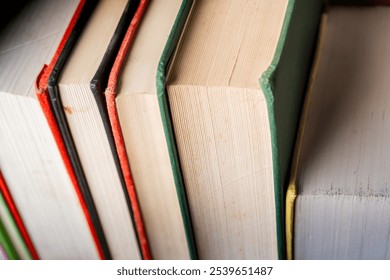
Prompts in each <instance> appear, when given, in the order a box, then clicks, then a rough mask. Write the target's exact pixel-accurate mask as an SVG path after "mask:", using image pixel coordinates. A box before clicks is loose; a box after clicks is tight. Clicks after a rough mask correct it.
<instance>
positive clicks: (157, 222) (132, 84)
mask: <svg viewBox="0 0 390 280" xmlns="http://www.w3.org/2000/svg"><path fill="white" fill-rule="evenodd" d="M143 2H148V1H142V2H141V5H142V3H143ZM189 5H190V3H189V2H188V1H182V0H172V1H164V0H154V1H151V2H150V4H149V5H148V8H147V9H146V12H145V15H144V17H143V19H142V21H141V20H140V19H138V18H134V19H133V21H132V24H131V25H130V27H129V29H128V31H127V34H126V36H125V39H124V41H123V43H122V46H121V49H120V51H119V53H118V56H117V58H116V61H115V63H114V66H113V68H112V71H111V74H110V78H109V83H108V87H107V89H106V93H105V94H106V100H107V106H108V113H109V116H110V121H111V125H112V127H113V130H114V138H115V142H116V146H117V152H118V156H119V158H120V160H121V167H122V170H123V172H124V174H125V179H126V177H128V178H129V180H130V179H131V177H132V178H133V179H134V184H135V188H136V191H137V195H138V199H139V202H140V208H141V211H142V216H143V220H144V222H145V228H146V232H147V237H148V240H149V244H150V250H151V254H152V256H153V258H154V259H188V258H190V256H191V257H193V258H194V257H195V255H194V254H193V252H194V248H193V245H192V239H191V234H192V232H191V230H192V229H191V228H190V227H188V226H187V228H185V225H186V221H183V219H182V215H181V211H180V205H179V200H178V196H177V194H176V189H175V183H174V177H173V173H172V169H171V167H170V161H169V155H168V149H167V146H166V144H165V137H164V130H163V126H162V122H161V117H160V112H159V107H158V100H157V89H156V70H157V66H158V63H159V59H160V56H161V53H162V51H163V49H164V46H165V43H166V40H167V37H168V35H169V33H170V32H171V29H172V27H173V25H174V22H175V19H176V17H185V15H183V14H182V13H183V9H185V8H188V7H189ZM138 26H139V30H138V31H137V29H138ZM175 32H177V31H175ZM127 53H128V56H127V59H126V55H127ZM130 168H131V172H130ZM126 174H127V176H126ZM186 231H187V233H188V234H189V239H188V240H187V239H186Z"/></svg>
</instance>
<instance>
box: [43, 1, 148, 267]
mask: <svg viewBox="0 0 390 280" xmlns="http://www.w3.org/2000/svg"><path fill="white" fill-rule="evenodd" d="M138 8H139V1H134V0H131V1H125V0H120V1H109V0H104V1H100V2H99V3H98V4H97V6H96V8H95V10H94V12H93V14H92V16H91V17H90V19H89V20H88V23H87V25H86V27H85V28H84V29H83V31H82V33H81V34H80V37H79V38H78V40H77V42H76V44H75V46H74V48H73V49H72V51H71V53H70V55H69V57H68V59H67V60H66V62H65V64H64V65H63V67H62V69H61V73H59V74H58V75H57V77H56V79H54V80H53V81H52V86H51V87H49V93H50V98H51V102H52V104H53V107H55V108H57V109H56V110H55V114H56V119H57V121H58V122H59V123H61V125H60V129H61V130H62V131H61V132H62V135H63V137H64V138H66V139H67V140H66V141H65V142H66V143H74V144H73V145H72V146H70V145H68V152H69V153H70V155H71V158H74V159H77V160H79V162H80V164H79V165H78V166H81V168H82V170H83V174H84V175H85V178H86V183H87V184H88V186H89V190H90V192H91V196H92V198H93V201H94V203H95V205H96V210H97V213H98V216H99V218H100V221H101V225H102V228H103V231H104V234H105V237H106V239H107V244H108V247H109V249H110V253H111V256H112V258H113V259H140V258H145V259H149V258H150V252H149V248H148V242H147V239H146V234H145V232H144V228H143V223H142V219H141V215H140V211H139V209H138V203H137V201H136V199H137V198H136V197H135V196H134V195H132V194H134V190H133V186H132V185H126V181H125V180H124V177H123V173H122V171H121V169H120V165H119V158H118V155H117V153H116V148H115V142H114V138H113V132H112V129H111V126H110V123H109V118H108V113H107V106H106V103H105V98H104V90H105V88H106V86H107V81H108V75H109V71H110V70H111V67H112V65H113V62H114V59H115V57H116V55H117V52H118V50H119V47H120V44H121V42H122V39H123V37H124V34H125V32H126V30H127V28H128V26H129V24H130V21H131V19H132V18H133V16H134V14H135V13H136V12H137V9H138ZM64 128H66V129H64Z"/></svg>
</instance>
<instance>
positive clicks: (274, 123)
mask: <svg viewBox="0 0 390 280" xmlns="http://www.w3.org/2000/svg"><path fill="white" fill-rule="evenodd" d="M322 5H323V1H322V0H300V1H297V0H290V1H289V3H288V7H287V11H286V15H285V19H284V22H283V27H282V31H281V34H280V38H279V41H278V45H277V48H276V51H275V54H274V57H273V60H272V63H271V65H270V66H269V67H268V69H267V71H265V72H264V73H263V75H262V77H261V78H260V86H261V88H262V90H263V92H264V95H265V98H266V101H267V107H268V116H269V122H270V128H271V140H272V159H273V173H274V186H275V203H276V220H277V238H278V254H279V258H280V259H284V258H285V228H284V199H285V194H286V190H285V189H286V183H285V182H286V180H287V176H288V172H289V166H290V162H291V158H292V150H293V146H294V141H295V136H296V133H297V127H298V121H299V115H300V110H301V107H302V106H301V105H302V103H303V97H304V93H305V91H306V90H305V88H306V84H307V80H308V77H309V73H310V66H311V62H312V58H313V54H314V49H315V42H316V36H317V32H318V26H319V22H320V16H321V10H322Z"/></svg>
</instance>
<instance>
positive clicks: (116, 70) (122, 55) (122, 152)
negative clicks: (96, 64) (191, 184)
mask: <svg viewBox="0 0 390 280" xmlns="http://www.w3.org/2000/svg"><path fill="white" fill-rule="evenodd" d="M148 4H149V0H141V1H140V4H139V7H138V9H137V12H136V13H135V15H134V17H133V19H132V21H131V23H130V26H129V28H128V29H127V32H126V35H125V37H124V39H123V41H122V44H121V46H120V49H119V51H118V54H117V56H116V59H115V62H114V65H113V67H112V69H111V72H110V76H109V80H108V85H107V89H106V91H105V96H106V103H107V109H108V115H109V119H110V124H111V127H112V131H113V135H114V141H115V145H116V149H117V154H118V157H119V161H120V165H121V169H122V173H123V176H124V179H125V184H126V187H127V190H128V193H129V196H130V201H131V206H132V210H133V213H134V220H135V224H136V230H137V232H138V237H139V242H140V246H141V251H142V255H143V256H144V259H151V258H152V257H151V253H150V249H149V245H148V241H147V237H146V232H145V227H144V224H143V221H142V215H141V210H140V207H139V203H138V199H137V194H136V191H135V187H134V183H133V179H132V175H131V170H130V164H129V161H128V158H127V154H126V148H125V143H124V140H123V136H122V130H121V127H120V123H119V118H118V112H117V109H116V106H115V96H116V88H117V82H118V77H119V75H120V73H121V70H122V67H123V64H124V62H125V60H126V56H127V54H128V51H129V48H130V46H131V44H132V42H133V40H134V38H135V36H136V33H137V30H138V27H139V24H140V22H141V19H142V16H143V15H144V13H145V10H146V8H147V6H148Z"/></svg>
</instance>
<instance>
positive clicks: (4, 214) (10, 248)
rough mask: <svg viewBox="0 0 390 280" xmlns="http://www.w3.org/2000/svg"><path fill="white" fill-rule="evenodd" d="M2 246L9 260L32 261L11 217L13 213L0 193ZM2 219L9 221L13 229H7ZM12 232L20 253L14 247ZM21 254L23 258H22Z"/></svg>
mask: <svg viewBox="0 0 390 280" xmlns="http://www.w3.org/2000/svg"><path fill="white" fill-rule="evenodd" d="M0 212H1V213H0V214H1V215H0V244H1V246H2V247H3V249H4V251H5V253H6V255H7V257H8V259H14V260H17V259H21V256H22V258H23V259H24V258H25V259H31V255H30V252H29V250H28V249H27V246H26V244H25V242H24V240H23V238H22V236H21V234H20V232H19V229H18V227H17V226H16V224H15V222H14V219H13V217H12V215H11V212H10V211H9V209H8V206H7V204H6V202H5V200H4V198H3V195H2V194H1V192H0ZM2 219H7V220H8V221H9V222H8V223H7V224H8V225H9V226H10V227H12V228H8V230H7V228H6V225H7V224H5V222H4V221H2ZM10 231H12V232H13V233H14V234H13V237H14V238H16V240H14V242H17V243H18V245H19V253H18V251H17V250H16V247H15V246H14V242H13V241H12V239H11V237H10V235H9V232H10ZM20 254H21V256H20Z"/></svg>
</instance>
